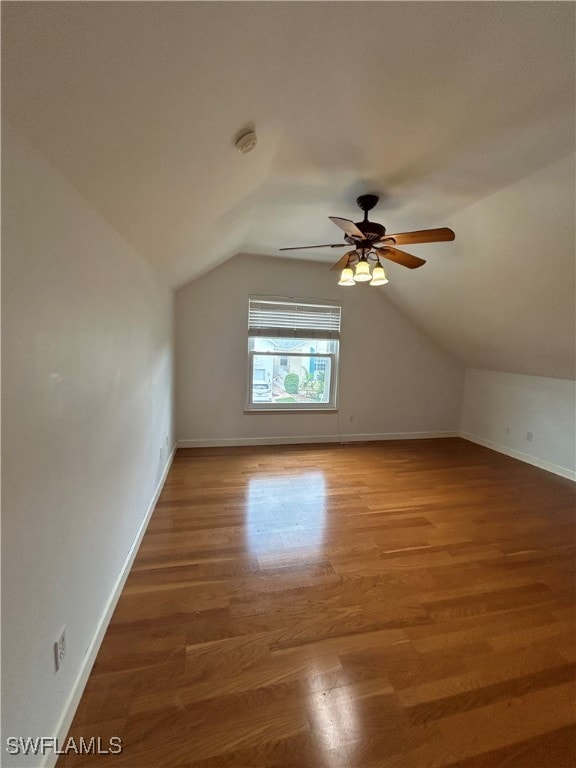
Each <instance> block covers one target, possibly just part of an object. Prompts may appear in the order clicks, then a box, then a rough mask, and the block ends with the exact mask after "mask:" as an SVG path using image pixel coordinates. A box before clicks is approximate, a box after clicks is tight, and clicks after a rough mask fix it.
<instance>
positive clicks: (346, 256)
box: [330, 251, 356, 272]
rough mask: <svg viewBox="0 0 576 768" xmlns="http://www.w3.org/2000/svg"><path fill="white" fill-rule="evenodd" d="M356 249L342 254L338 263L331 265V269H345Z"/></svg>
mask: <svg viewBox="0 0 576 768" xmlns="http://www.w3.org/2000/svg"><path fill="white" fill-rule="evenodd" d="M355 253H356V251H348V253H345V254H344V256H342V258H341V259H338V261H337V262H336V264H334V266H333V267H330V271H331V272H332V271H333V270H335V269H344V267H345V266H347V264H348V262H349V261H350V259H351V258H352V256H354V254H355Z"/></svg>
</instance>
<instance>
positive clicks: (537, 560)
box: [58, 438, 576, 768]
mask: <svg viewBox="0 0 576 768" xmlns="http://www.w3.org/2000/svg"><path fill="white" fill-rule="evenodd" d="M574 526H575V485H574V483H571V482H570V481H568V480H563V479H561V478H558V477H556V476H554V475H552V474H549V473H547V472H544V471H542V470H539V469H535V468H533V467H530V466H527V465H525V464H522V463H520V462H517V461H515V460H513V459H509V458H507V457H505V456H501V455H500V454H497V453H494V452H492V451H489V450H487V449H485V448H481V447H479V446H476V445H473V444H472V443H469V442H466V441H464V440H460V439H457V438H455V439H446V440H421V441H398V442H385V443H367V444H356V445H329V446H293V447H288V446H282V447H280V446H276V447H266V448H254V449H247V448H231V449H212V450H208V449H206V450H200V449H196V450H180V451H178V453H177V456H176V459H175V461H174V464H173V467H172V469H171V471H170V474H169V476H168V480H167V482H166V486H165V488H164V490H163V492H162V495H161V498H160V500H159V502H158V505H157V508H156V510H155V512H154V514H153V516H152V520H151V522H150V525H149V528H148V531H147V533H146V535H145V538H144V540H143V542H142V545H141V548H140V551H139V553H138V556H137V559H136V562H135V564H134V567H133V569H132V572H131V574H130V576H129V578H128V581H127V583H126V586H125V589H124V591H123V593H122V596H121V598H120V601H119V603H118V606H117V609H116V611H115V613H114V616H113V619H112V622H111V624H110V627H109V629H108V631H107V634H106V636H105V639H104V642H103V645H102V648H101V650H100V653H99V655H98V658H97V661H96V664H95V666H94V669H93V671H92V674H91V676H90V679H89V681H88V685H87V687H86V691H85V693H84V696H83V698H82V701H81V704H80V707H79V709H78V712H77V714H76V718H75V720H74V723H73V726H72V729H71V731H70V735H72V736H75V737H76V738H77V739H79V737H80V736H83V737H84V738H85V739H88V738H90V737H91V736H100V737H102V738H103V739H106V738H108V737H109V736H111V735H115V736H119V737H121V738H122V740H123V745H124V751H123V753H122V754H120V755H107V756H94V755H88V756H87V755H84V756H79V755H75V754H73V753H72V754H68V755H67V756H65V757H61V758H60V761H59V762H58V768H79V767H80V766H82V768H84V767H85V766H93V767H94V766H107V768H127V767H129V768H264V767H266V768H272V767H273V766H276V767H277V768H281V767H283V768H379V767H382V768H444V767H447V766H450V768H496V767H497V766H506V767H507V768H512V767H513V768H564V767H565V768H568V766H570V768H572V766H573V765H575V764H576V748H575V733H576V731H575V722H576V707H575V703H576V698H575V688H574V674H575V670H576V648H575V631H574V605H575V593H574V583H575V582H574V571H575V552H574V544H575V528H574Z"/></svg>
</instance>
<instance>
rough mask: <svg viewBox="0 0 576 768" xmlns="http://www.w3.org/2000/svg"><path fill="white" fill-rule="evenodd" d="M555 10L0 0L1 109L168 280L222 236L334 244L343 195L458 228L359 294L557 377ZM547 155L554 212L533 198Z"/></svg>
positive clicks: (400, 218) (565, 341)
mask: <svg viewBox="0 0 576 768" xmlns="http://www.w3.org/2000/svg"><path fill="white" fill-rule="evenodd" d="M574 15H575V7H574V5H573V4H571V3H562V2H558V3H557V2H542V3H512V2H501V3H498V2H486V3H484V2H461V3H459V2H454V3H430V2H422V3H421V2H366V3H365V2H306V3H290V2H180V3H162V2H157V3H148V2H142V3H140V2H125V3H62V2H54V3H52V2H41V3H40V2H39V3H35V2H31V3H30V2H21V3H14V2H11V3H4V4H3V5H2V16H3V24H2V37H3V46H2V56H3V72H2V74H3V115H4V119H6V118H8V119H9V120H10V121H11V122H12V123H13V124H14V125H15V126H16V127H17V129H18V130H19V131H21V132H22V133H23V134H24V136H25V137H26V138H27V139H28V140H29V141H30V142H31V143H32V144H33V145H34V146H35V147H36V148H37V149H38V150H39V151H40V152H41V153H42V154H43V155H44V156H45V157H46V158H47V159H48V160H49V161H50V162H51V163H52V164H53V165H54V166H55V167H56V168H57V169H58V170H59V171H60V172H61V173H62V174H63V175H64V176H65V177H66V178H67V179H68V180H69V181H70V182H71V183H72V184H73V185H74V186H75V187H76V188H77V189H78V190H79V191H80V192H81V193H82V194H83V195H84V196H85V198H86V199H87V200H88V201H89V202H90V203H91V204H92V205H93V206H94V208H95V209H96V210H98V211H99V212H100V213H101V214H102V215H103V216H104V217H105V218H106V219H107V220H108V221H109V222H110V223H111V224H112V225H113V226H114V227H115V228H116V230H117V231H118V232H119V233H120V234H121V235H122V236H123V237H124V238H125V239H126V240H127V241H128V242H129V243H131V244H132V245H133V246H134V247H135V248H136V249H137V250H138V251H139V252H140V253H141V254H142V255H143V256H145V257H146V258H147V259H149V260H150V261H151V262H152V263H154V264H155V265H156V266H157V267H158V268H159V270H160V271H161V272H162V273H163V274H164V275H165V277H166V279H167V280H168V281H169V282H170V283H171V284H172V285H174V286H178V285H182V284H184V283H185V282H187V281H189V280H190V279H193V278H194V277H196V276H198V275H200V274H202V273H203V272H205V271H206V270H207V269H210V268H211V267H213V266H215V265H216V264H218V263H220V262H222V261H224V260H226V259H228V258H230V257H231V256H233V255H235V254H237V253H262V254H270V255H278V256H281V254H279V253H278V251H277V249H278V248H280V247H282V246H289V245H303V244H307V243H323V242H337V241H338V240H339V239H340V234H341V233H340V232H339V231H338V230H337V229H336V228H335V227H334V225H333V224H331V223H330V222H329V220H328V218H327V217H328V216H329V215H338V216H344V217H347V218H353V219H358V218H360V216H359V215H358V214H359V212H358V209H357V208H356V207H355V204H354V200H355V197H356V196H357V195H358V194H359V193H361V192H366V191H377V192H379V193H380V194H381V197H382V200H381V203H380V205H379V206H378V208H377V209H376V210H375V211H373V213H372V215H371V218H373V219H374V220H376V221H379V222H382V223H384V224H385V225H386V227H387V229H388V231H390V232H393V231H404V230H406V229H421V228H425V227H430V226H441V225H445V224H449V225H450V224H451V225H452V226H453V227H454V228H455V229H457V227H458V226H459V227H460V231H458V230H457V241H456V243H454V244H442V245H436V246H432V245H423V246H418V247H417V250H416V248H415V249H414V250H415V252H417V253H418V255H420V256H423V257H424V258H428V264H427V265H426V266H425V267H424V268H422V269H421V270H417V271H414V272H411V271H409V270H405V269H403V268H401V267H398V266H396V265H391V266H390V270H389V272H390V275H389V276H390V279H391V283H390V285H389V286H386V289H379V290H386V291H387V294H386V295H387V296H389V297H390V298H391V299H392V300H393V301H394V302H396V303H397V304H398V305H400V306H401V307H402V308H403V309H404V310H405V311H406V313H407V314H410V315H412V317H413V318H414V319H415V320H416V321H417V322H418V323H420V324H421V325H423V326H425V327H426V328H427V329H428V330H429V332H430V333H431V334H432V335H434V336H435V337H436V338H438V340H440V341H441V342H442V343H443V344H444V345H445V346H447V347H448V348H449V349H451V350H452V351H453V352H454V354H455V355H457V356H458V357H459V358H460V359H461V360H462V361H463V362H465V363H466V364H469V365H477V366H482V367H488V368H490V367H493V368H497V369H501V370H512V371H514V370H516V371H518V372H523V373H536V374H540V375H550V376H564V377H568V376H571V375H573V365H574V362H573V355H574V330H573V325H574V298H573V294H574V283H573V281H574V254H573V247H574V245H573V238H574V231H573V230H574V217H573V214H570V213H569V211H570V210H571V200H570V195H572V198H573V194H574V190H573V184H572V183H571V182H570V181H567V180H566V179H567V176H566V170H565V169H566V168H567V167H568V168H569V167H570V166H569V165H566V160H565V158H566V157H567V156H568V155H570V153H572V152H573V151H574ZM249 124H255V126H256V129H257V133H258V145H257V147H256V149H255V150H254V151H253V152H252V153H250V154H247V155H242V154H240V153H238V152H237V150H235V149H234V148H233V136H234V134H235V133H236V132H237V131H238V130H239V129H240V128H242V127H243V126H245V125H249ZM546 169H548V170H546ZM554 169H556V171H557V173H558V174H559V177H558V178H559V179H560V181H559V184H560V189H561V190H563V191H562V193H561V194H562V196H563V197H562V200H563V201H564V203H565V207H564V208H562V206H560V208H559V207H558V205H556V201H555V198H554V195H552V197H550V195H548V197H546V189H547V188H548V187H550V186H552V187H553V188H554V187H555V176H554V173H555V170H554ZM530 179H531V180H532V181H527V182H526V184H527V186H526V189H525V190H524V193H522V184H524V180H530ZM540 180H542V183H543V184H544V197H545V200H544V201H543V205H542V206H539V205H538V201H537V200H534V199H533V194H535V195H537V194H538V191H539V187H538V184H539V183H540ZM506 190H508V192H507V191H506ZM515 190H520V193H516V192H515ZM556 194H559V193H558V191H557V192H556ZM499 195H500V197H499ZM523 195H524V196H523ZM566 195H568V199H566ZM528 200H530V204H529V205H525V201H528ZM483 201H484V202H483ZM572 201H573V199H572ZM509 202H510V205H511V206H512V208H513V215H510V216H508V217H507V216H506V212H505V211H502V210H501V207H502V206H503V205H504V206H506V205H507V204H508V203H509ZM566 204H567V205H566ZM546 205H548V209H547V207H546ZM547 210H550V211H551V212H552V214H551V219H550V221H547V220H546V216H547ZM566 211H568V213H567V214H566ZM539 212H540V213H541V215H542V220H541V221H536V219H537V217H538V214H539ZM491 217H496V218H497V219H498V221H497V225H496V226H493V224H494V222H493V220H492V218H491ZM565 219H568V220H565ZM559 228H560V230H561V231H560V232H559V231H558V229H559ZM496 233H497V237H496ZM451 249H452V250H451ZM335 253H340V251H338V252H336V251H334V250H333V251H330V250H328V249H327V250H325V251H324V250H316V251H310V252H308V253H307V252H303V251H297V252H296V254H295V255H296V256H297V257H298V258H302V257H309V258H312V259H316V260H319V261H325V262H326V263H327V264H328V263H330V262H331V261H334V254H335ZM282 256H283V257H284V258H289V255H287V254H282ZM528 276H529V277H530V280H531V281H532V282H531V283H530V284H529V285H528V287H529V288H530V290H532V289H533V288H534V285H533V281H534V279H535V276H538V279H539V280H540V289H541V290H540V292H539V293H537V294H535V295H534V297H533V300H532V299H530V302H528V300H527V299H526V289H527V278H528ZM488 277H489V280H487V278H488ZM327 279H334V273H329V272H327ZM487 286H489V287H487ZM362 289H363V288H362ZM355 290H361V289H360V288H358V289H355ZM370 290H375V289H370ZM530 296H532V294H531V293H530ZM464 297H465V298H464ZM541 305H545V306H541ZM531 308H532V310H533V311H534V312H535V313H536V315H537V313H538V312H540V311H541V317H542V321H541V322H540V323H538V322H537V317H536V320H534V319H532V320H531V322H530V323H529V327H530V330H531V331H532V344H531V347H530V349H529V350H528V348H527V344H526V337H525V334H524V335H523V334H522V333H521V332H520V330H519V328H520V327H521V326H522V324H523V323H525V319H524V316H525V315H528V314H529V313H530V309H531ZM498 312H501V313H502V314H501V316H500V318H499V319H498V318H496V320H494V315H495V313H498ZM486 317H492V318H493V320H492V322H488V323H486V324H485V325H483V324H484V321H485V319H486ZM524 327H526V326H524ZM552 335H554V340H551V336H552ZM498 339H500V341H498ZM519 343H520V344H523V349H522V350H519V349H518V344H519ZM550 344H551V345H552V347H553V350H552V352H551V351H550ZM515 350H516V351H515Z"/></svg>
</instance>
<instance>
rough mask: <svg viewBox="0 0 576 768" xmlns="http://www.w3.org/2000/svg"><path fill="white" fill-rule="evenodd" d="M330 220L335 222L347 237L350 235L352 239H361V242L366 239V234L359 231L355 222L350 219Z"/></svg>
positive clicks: (335, 217)
mask: <svg viewBox="0 0 576 768" xmlns="http://www.w3.org/2000/svg"><path fill="white" fill-rule="evenodd" d="M328 218H329V219H330V221H333V222H334V224H336V226H337V227H340V229H343V230H344V232H346V234H347V235H350V237H359V238H360V239H361V240H364V239H365V235H364V232H362V230H360V229H358V227H357V226H356V224H354V222H353V221H350V219H341V218H339V217H338V216H328Z"/></svg>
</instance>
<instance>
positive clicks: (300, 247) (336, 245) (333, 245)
mask: <svg viewBox="0 0 576 768" xmlns="http://www.w3.org/2000/svg"><path fill="white" fill-rule="evenodd" d="M344 245H349V243H325V244H324V245H297V246H296V247H295V248H278V250H279V251H303V250H307V249H308V248H342V247H343V246H344Z"/></svg>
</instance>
